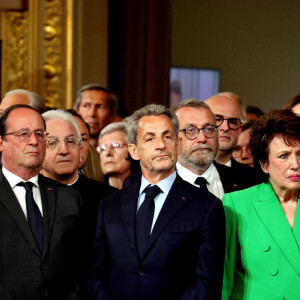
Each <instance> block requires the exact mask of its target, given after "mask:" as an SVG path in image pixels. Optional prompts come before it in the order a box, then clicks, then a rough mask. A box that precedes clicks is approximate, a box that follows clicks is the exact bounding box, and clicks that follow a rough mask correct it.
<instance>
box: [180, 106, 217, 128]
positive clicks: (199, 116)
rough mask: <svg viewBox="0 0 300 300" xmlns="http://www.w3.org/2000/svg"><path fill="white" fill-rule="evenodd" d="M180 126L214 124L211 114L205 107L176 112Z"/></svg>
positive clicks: (186, 108) (185, 108) (181, 109)
mask: <svg viewBox="0 0 300 300" xmlns="http://www.w3.org/2000/svg"><path fill="white" fill-rule="evenodd" d="M176 115H177V117H178V120H179V123H180V126H184V125H187V124H201V125H202V124H215V117H214V115H213V113H212V112H211V111H210V110H209V109H207V108H205V107H182V108H180V109H179V110H178V111H177V112H176Z"/></svg>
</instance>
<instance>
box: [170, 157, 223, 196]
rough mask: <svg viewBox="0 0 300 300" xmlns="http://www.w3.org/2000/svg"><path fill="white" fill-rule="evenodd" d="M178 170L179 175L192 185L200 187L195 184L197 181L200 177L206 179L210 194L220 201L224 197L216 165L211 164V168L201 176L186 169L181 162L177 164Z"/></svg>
mask: <svg viewBox="0 0 300 300" xmlns="http://www.w3.org/2000/svg"><path fill="white" fill-rule="evenodd" d="M176 170H177V173H178V175H179V176H180V177H181V178H182V179H183V180H185V181H187V182H189V183H190V184H192V185H194V186H196V187H199V185H198V184H196V183H195V180H196V179H197V178H198V177H204V178H205V179H206V181H207V189H208V191H209V192H211V193H212V194H214V195H215V196H216V197H217V198H219V199H220V200H221V199H222V198H223V196H224V188H223V185H222V182H221V179H220V175H219V172H218V170H217V168H216V167H215V165H214V164H211V165H210V166H209V168H208V169H207V170H206V171H205V172H204V173H203V174H202V175H201V176H199V175H197V174H195V173H193V172H192V171H190V170H189V169H187V168H185V167H184V166H183V165H181V164H180V163H179V162H177V163H176Z"/></svg>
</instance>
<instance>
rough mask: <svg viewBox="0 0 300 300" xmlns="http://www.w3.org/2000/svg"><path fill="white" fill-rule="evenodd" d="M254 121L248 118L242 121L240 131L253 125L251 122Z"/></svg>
mask: <svg viewBox="0 0 300 300" xmlns="http://www.w3.org/2000/svg"><path fill="white" fill-rule="evenodd" d="M255 121H256V120H248V121H247V122H245V123H243V125H242V131H245V130H247V129H250V128H251V127H252V126H253V124H254V122H255Z"/></svg>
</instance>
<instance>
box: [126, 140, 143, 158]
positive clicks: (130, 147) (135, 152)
mask: <svg viewBox="0 0 300 300" xmlns="http://www.w3.org/2000/svg"><path fill="white" fill-rule="evenodd" d="M128 151H129V153H130V155H131V157H132V158H133V159H134V160H140V155H139V151H138V149H137V146H136V145H135V144H128Z"/></svg>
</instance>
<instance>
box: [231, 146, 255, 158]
mask: <svg viewBox="0 0 300 300" xmlns="http://www.w3.org/2000/svg"><path fill="white" fill-rule="evenodd" d="M243 150H245V151H246V152H247V153H248V154H250V155H252V153H251V150H250V146H249V145H248V146H247V147H240V146H236V147H235V149H234V150H233V152H232V156H233V157H240V156H241V155H242V152H243Z"/></svg>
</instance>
